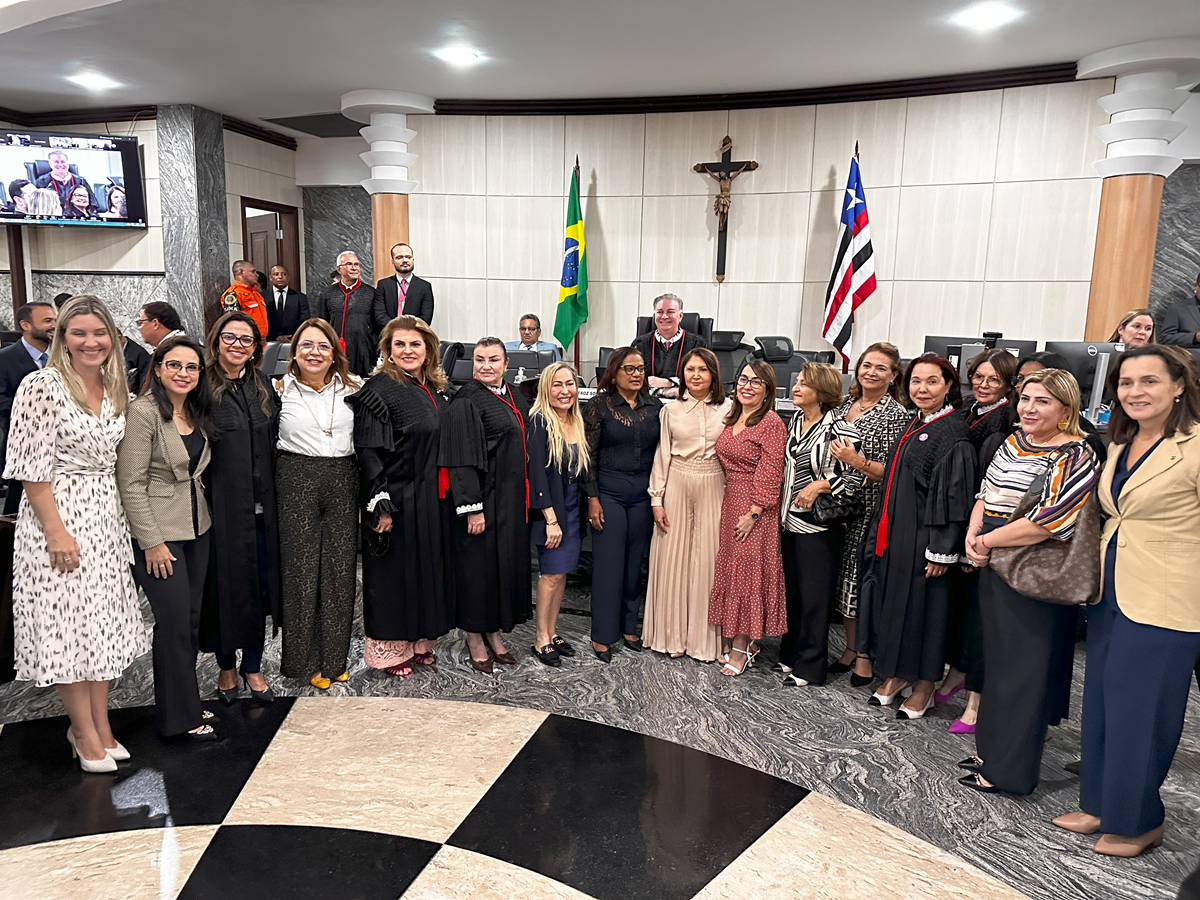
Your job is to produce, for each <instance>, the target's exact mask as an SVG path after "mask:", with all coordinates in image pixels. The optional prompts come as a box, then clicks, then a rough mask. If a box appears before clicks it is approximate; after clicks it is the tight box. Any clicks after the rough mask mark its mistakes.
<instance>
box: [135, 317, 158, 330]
mask: <svg viewBox="0 0 1200 900" xmlns="http://www.w3.org/2000/svg"><path fill="white" fill-rule="evenodd" d="M153 321H154V319H134V320H133V324H134V325H136V326H137V327H138V328H141V327H142V326H143V325H146V324H147V323H149V322H153Z"/></svg>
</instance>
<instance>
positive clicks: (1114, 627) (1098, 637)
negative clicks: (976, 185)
mask: <svg viewBox="0 0 1200 900" xmlns="http://www.w3.org/2000/svg"><path fill="white" fill-rule="evenodd" d="M1109 388H1110V390H1111V392H1112V394H1113V395H1114V396H1115V397H1116V398H1117V401H1118V405H1116V406H1114V407H1113V412H1112V418H1111V419H1110V421H1109V434H1110V436H1111V438H1112V440H1113V444H1112V447H1111V448H1110V449H1109V453H1108V464H1107V465H1106V466H1105V467H1104V474H1103V475H1102V476H1101V479H1100V489H1099V497H1100V504H1101V506H1102V507H1103V509H1104V512H1105V513H1106V514H1107V515H1108V517H1109V518H1108V521H1107V522H1106V523H1105V526H1104V534H1103V537H1102V538H1101V549H1102V550H1103V551H1104V552H1103V558H1104V562H1103V566H1104V569H1103V590H1102V594H1101V600H1100V603H1099V604H1097V605H1096V606H1093V607H1092V608H1091V609H1089V610H1088V648H1087V674H1086V676H1085V678H1084V688H1083V760H1082V762H1081V763H1080V767H1079V779H1080V787H1079V806H1080V809H1081V811H1080V812H1074V813H1070V814H1068V815H1065V816H1059V817H1058V818H1057V819H1055V820H1054V824H1055V825H1058V826H1059V827H1060V828H1066V829H1068V830H1069V831H1074V832H1078V833H1080V834H1093V833H1095V832H1097V831H1099V832H1102V836H1101V837H1100V839H1099V840H1097V841H1096V845H1095V847H1094V849H1095V851H1096V852H1097V853H1104V854H1107V855H1109V856H1137V855H1138V854H1139V853H1142V852H1143V851H1144V850H1146V849H1148V848H1150V847H1157V846H1158V845H1159V844H1161V843H1162V836H1163V819H1164V812H1165V811H1164V809H1163V804H1162V800H1161V798H1160V797H1159V793H1158V791H1159V788H1160V787H1161V786H1162V783H1163V781H1164V779H1165V778H1166V777H1167V771H1168V770H1169V769H1170V768H1171V760H1172V759H1173V758H1174V756H1175V749H1176V747H1178V746H1179V736H1180V734H1181V733H1182V731H1183V714H1184V709H1185V708H1186V706H1187V698H1188V690H1189V688H1190V687H1191V674H1192V668H1193V666H1195V665H1196V658H1197V656H1200V527H1198V526H1200V438H1198V437H1197V435H1198V433H1200V432H1198V429H1197V422H1198V421H1200V386H1198V385H1197V375H1196V366H1195V363H1193V362H1192V359H1191V357H1190V356H1188V354H1187V353H1186V352H1185V351H1182V350H1180V349H1179V348H1177V347H1172V346H1166V345H1162V344H1148V345H1145V346H1142V347H1136V348H1134V349H1132V350H1128V351H1126V352H1125V353H1123V354H1121V356H1120V358H1119V359H1118V360H1117V365H1116V369H1115V371H1114V372H1113V374H1112V377H1111V379H1110V382H1109Z"/></svg>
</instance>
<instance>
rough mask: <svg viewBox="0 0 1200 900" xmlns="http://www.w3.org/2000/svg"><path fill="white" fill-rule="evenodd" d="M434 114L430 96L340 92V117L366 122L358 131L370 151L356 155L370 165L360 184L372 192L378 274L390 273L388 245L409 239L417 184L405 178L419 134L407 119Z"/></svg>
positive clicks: (374, 252)
mask: <svg viewBox="0 0 1200 900" xmlns="http://www.w3.org/2000/svg"><path fill="white" fill-rule="evenodd" d="M432 112H433V98H432V97H426V96H424V95H422V94H409V93H405V92H402V91H369V90H368V91H351V92H350V93H348V94H343V95H342V115H343V116H345V117H346V118H348V119H352V120H353V121H355V122H369V123H370V124H369V125H367V127H366V128H363V129H360V131H359V133H360V134H361V135H362V136H363V137H364V138H366V140H367V142H368V143H370V145H371V149H370V150H368V151H367V152H366V153H361V154H359V155H360V157H361V158H362V161H363V162H365V163H366V164H367V165H368V166H370V167H371V177H370V178H368V179H366V180H364V181H363V182H362V186H363V187H364V188H366V190H367V193H368V194H370V195H371V234H372V241H371V243H372V247H373V254H372V255H373V257H374V259H375V260H376V262H377V269H378V271H377V272H376V276H377V277H383V276H385V275H387V274H389V273H390V272H391V267H390V265H389V263H390V261H391V258H390V251H391V248H392V246H394V245H395V244H398V243H401V242H407V241H408V195H409V194H410V193H412V191H413V190H414V189H415V188H416V186H417V183H416V182H415V181H410V180H409V178H408V169H409V167H410V166H411V165H412V164H413V163H414V162H415V161H416V158H417V157H416V154H415V153H409V152H408V144H409V142H410V141H411V140H412V139H413V138H414V137H416V135H417V133H416V132H415V131H413V130H412V129H411V128H409V127H408V121H407V117H408V116H409V115H410V114H414V113H423V114H428V113H432Z"/></svg>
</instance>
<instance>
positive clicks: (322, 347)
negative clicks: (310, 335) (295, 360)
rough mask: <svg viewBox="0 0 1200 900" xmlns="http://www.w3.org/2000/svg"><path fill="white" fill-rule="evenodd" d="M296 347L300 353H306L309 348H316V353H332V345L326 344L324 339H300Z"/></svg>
mask: <svg viewBox="0 0 1200 900" xmlns="http://www.w3.org/2000/svg"><path fill="white" fill-rule="evenodd" d="M296 349H297V350H299V351H300V352H301V353H307V352H309V351H310V350H316V351H317V352H318V353H332V352H333V345H332V344H327V343H325V342H324V341H319V342H314V341H301V342H300V343H299V344H297V345H296Z"/></svg>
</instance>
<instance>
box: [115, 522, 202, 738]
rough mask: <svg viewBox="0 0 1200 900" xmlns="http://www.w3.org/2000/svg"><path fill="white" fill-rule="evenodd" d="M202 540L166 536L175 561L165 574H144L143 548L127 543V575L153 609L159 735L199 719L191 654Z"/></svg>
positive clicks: (197, 614)
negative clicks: (130, 557) (131, 560)
mask: <svg viewBox="0 0 1200 900" xmlns="http://www.w3.org/2000/svg"><path fill="white" fill-rule="evenodd" d="M208 542H209V533H205V534H202V535H200V537H198V538H196V539H195V540H194V541H181V542H175V541H168V542H167V549H168V550H170V551H171V555H172V556H174V557H175V561H174V562H173V563H171V568H172V573H171V574H170V575H168V576H167V577H166V578H156V577H155V576H153V575H148V574H146V552H145V551H144V550H143V549H142V548H141V547H140V546H138V542H137V541H134V542H133V558H134V563H133V577H134V579H135V580H136V581H137V583H138V584H139V585H141V588H142V590H144V591H145V592H146V599H147V600H149V601H150V608H151V609H152V610H153V611H154V718H155V721H156V722H157V723H158V730H159V733H160V734H162V735H163V737H171V736H172V735H176V734H183V733H184V732H185V731H191V730H192V729H193V728H198V727H199V726H200V725H202V724H203V722H202V721H201V718H200V716H201V709H200V688H199V687H198V686H197V684H196V655H197V654H198V653H199V652H200V644H199V634H200V603H201V601H202V600H203V598H204V576H205V574H206V573H207V571H208Z"/></svg>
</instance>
